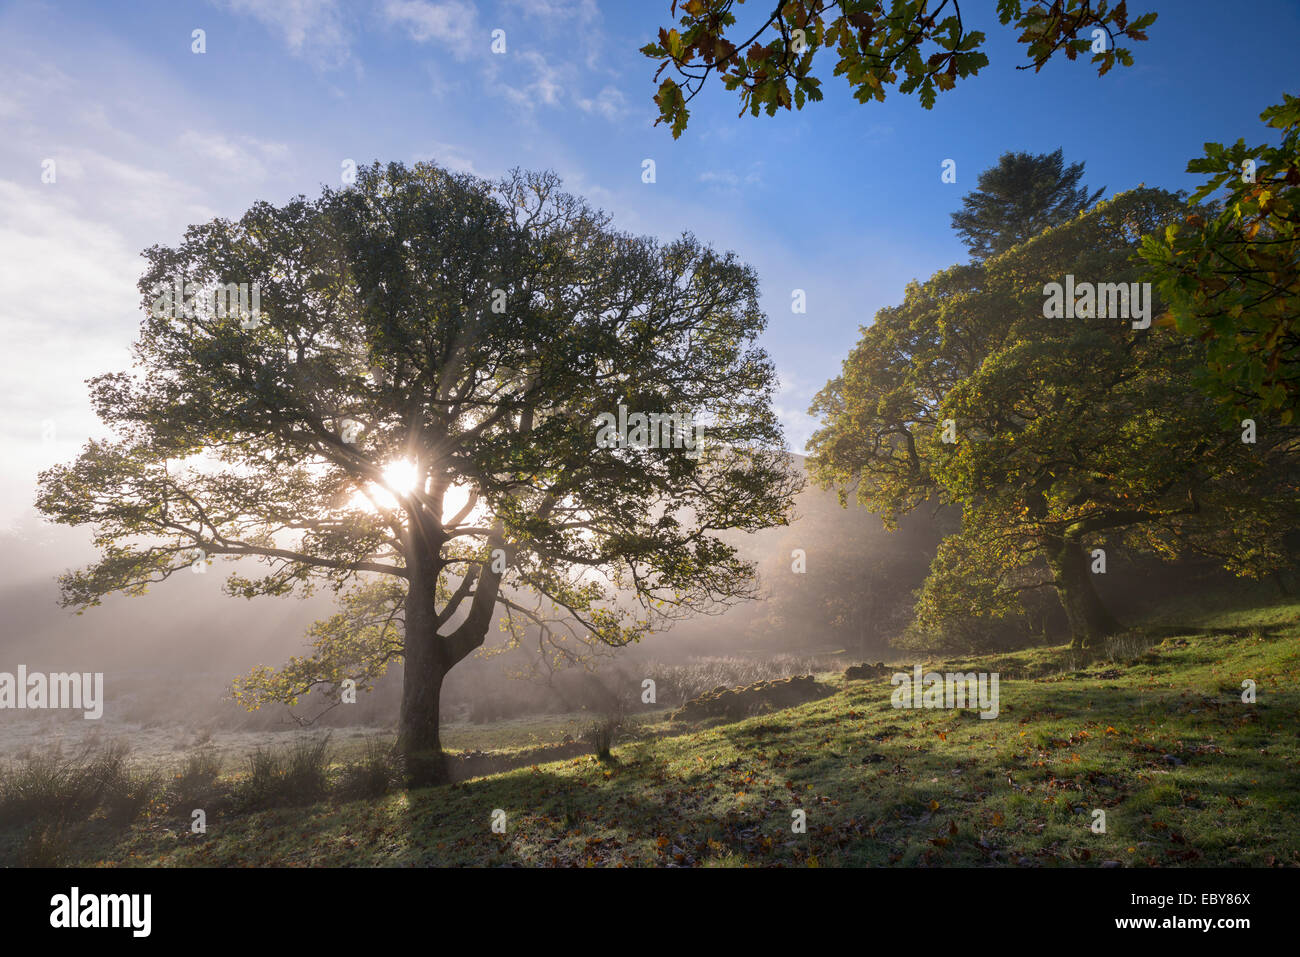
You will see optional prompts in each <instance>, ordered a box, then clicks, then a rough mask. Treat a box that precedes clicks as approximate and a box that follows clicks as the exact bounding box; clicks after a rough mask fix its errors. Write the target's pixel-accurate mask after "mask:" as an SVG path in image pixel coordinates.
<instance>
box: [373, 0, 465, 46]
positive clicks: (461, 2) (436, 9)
mask: <svg viewBox="0 0 1300 957" xmlns="http://www.w3.org/2000/svg"><path fill="white" fill-rule="evenodd" d="M383 16H384V19H385V20H386V21H387V22H388V23H389V24H391V25H394V26H399V27H402V28H404V29H405V30H406V32H407V33H408V34H409V35H410V37H411V39H412V40H415V41H416V42H417V43H428V42H430V41H437V42H438V43H441V44H443V45H444V46H446V47H447V48H448V49H449V50H450V51H451V53H452V55H453V56H455V57H456V58H457V59H462V60H463V59H465V58H467V57H469V56H470V55H471V52H472V47H473V45H474V44H475V43H476V42H477V41H479V40H482V41H483V42H484V44H486V42H487V36H486V35H485V34H483V31H482V28H481V27H480V26H479V23H478V9H477V8H476V7H475V6H474V4H472V3H467V2H466V0H440V2H433V0H386V2H385V3H384V6H383Z"/></svg>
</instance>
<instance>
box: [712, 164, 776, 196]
mask: <svg viewBox="0 0 1300 957" xmlns="http://www.w3.org/2000/svg"><path fill="white" fill-rule="evenodd" d="M700 182H701V183H706V184H708V185H710V186H713V187H715V188H717V189H722V190H726V191H731V190H738V189H740V188H741V187H742V186H758V185H759V184H761V183H762V182H763V174H762V169H761V165H760V164H758V163H754V164H753V165H751V166H750V168H749V171H748V172H747V173H745V174H744V175H741V174H740V173H737V172H736V171H735V170H730V169H724V170H705V171H704V172H703V173H701V174H700Z"/></svg>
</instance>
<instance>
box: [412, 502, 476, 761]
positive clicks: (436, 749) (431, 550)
mask: <svg viewBox="0 0 1300 957" xmlns="http://www.w3.org/2000/svg"><path fill="white" fill-rule="evenodd" d="M408 536H409V539H408V542H407V549H406V570H407V574H408V575H409V576H410V583H409V585H408V588H407V592H406V614H405V621H404V623H403V631H404V637H403V643H402V655H403V670H402V709H401V714H400V716H399V718H398V722H397V750H398V753H399V754H400V755H401V757H402V761H403V763H404V765H405V777H406V782H407V785H408V786H410V787H419V786H425V785H430V784H441V783H443V782H445V781H447V780H448V777H449V774H448V768H447V759H446V755H445V754H444V753H443V750H442V740H441V738H440V737H439V734H438V728H439V722H438V718H439V716H438V704H439V699H440V697H441V695H442V682H443V679H444V678H445V677H446V676H447V672H449V671H450V670H451V669H452V667H453V666H455V665H456V663H457V662H459V661H461V660H462V659H464V658H465V657H466V656H468V655H469V654H470V652H472V651H473V650H474V649H475V648H478V647H479V646H480V645H482V644H483V641H484V639H485V638H486V637H487V631H488V627H489V626H490V625H491V623H492V612H493V609H494V608H495V606H496V599H497V592H498V590H499V588H500V583H501V575H500V573H487V574H480V573H479V571H478V569H472V570H471V572H470V573H469V574H471V575H472V576H473V578H474V584H475V585H476V587H475V588H474V592H473V595H474V597H473V599H472V601H471V604H470V610H469V614H468V615H466V616H465V620H464V621H463V622H461V624H460V625H459V626H458V627H456V628H455V629H454V630H453V631H452V632H451V634H449V635H441V634H439V632H438V628H439V624H440V622H439V609H438V607H437V593H438V578H439V576H440V575H441V574H442V570H443V567H444V565H445V562H443V560H442V559H441V558H440V557H439V556H440V553H441V550H442V543H443V542H444V541H445V540H446V539H445V535H444V534H443V531H442V528H441V526H438V525H430V524H424V525H422V524H421V523H420V522H419V521H418V520H417V518H412V520H411V527H410V530H409V531H408ZM491 544H493V545H494V546H495V545H500V534H499V529H498V530H497V532H496V533H494V537H493V538H492V539H491ZM454 612H455V609H454V607H453V608H452V609H450V610H449V612H448V613H447V614H448V617H454ZM441 624H443V625H445V624H446V622H441Z"/></svg>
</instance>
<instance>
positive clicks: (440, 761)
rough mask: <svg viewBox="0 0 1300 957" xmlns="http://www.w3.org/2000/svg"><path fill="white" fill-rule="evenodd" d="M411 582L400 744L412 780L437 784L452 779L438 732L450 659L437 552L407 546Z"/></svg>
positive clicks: (410, 781) (399, 723) (411, 781)
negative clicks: (441, 623)
mask: <svg viewBox="0 0 1300 957" xmlns="http://www.w3.org/2000/svg"><path fill="white" fill-rule="evenodd" d="M407 569H408V572H409V573H410V585H409V587H408V589H407V593H406V613H405V621H404V627H403V630H404V636H403V642H402V646H403V647H402V657H403V665H402V709H401V714H400V717H399V718H398V729H397V750H398V752H399V753H400V754H401V756H402V759H403V761H404V763H405V776H406V779H407V783H408V784H410V785H423V784H437V783H441V782H443V781H445V780H446V779H447V767H446V759H445V756H444V755H443V751H442V740H441V738H440V736H439V723H438V705H439V698H440V697H441V693H442V680H443V678H445V677H446V675H447V671H448V669H449V667H450V666H449V664H448V663H447V661H446V655H445V649H444V647H443V642H442V639H441V638H439V637H438V613H437V607H436V595H437V587H438V573H439V571H440V569H439V568H438V562H437V559H436V552H435V553H434V555H430V554H428V549H427V548H423V547H420V543H415V547H413V548H411V549H410V550H409V551H408V562H407Z"/></svg>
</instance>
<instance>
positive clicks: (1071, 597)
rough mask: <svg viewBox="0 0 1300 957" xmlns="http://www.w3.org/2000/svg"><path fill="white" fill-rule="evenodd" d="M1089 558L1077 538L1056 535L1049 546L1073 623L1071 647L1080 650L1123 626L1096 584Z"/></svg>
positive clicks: (1049, 558) (1057, 582)
mask: <svg viewBox="0 0 1300 957" xmlns="http://www.w3.org/2000/svg"><path fill="white" fill-rule="evenodd" d="M1089 558H1090V556H1089V554H1088V553H1087V552H1086V551H1084V548H1083V545H1082V544H1081V543H1080V542H1078V541H1077V540H1074V539H1056V540H1054V541H1052V542H1051V543H1050V544H1049V546H1048V552H1047V563H1048V565H1049V567H1050V568H1051V569H1052V575H1053V578H1054V580H1055V585H1056V594H1057V597H1058V598H1059V599H1060V601H1061V607H1062V608H1063V609H1064V610H1065V618H1066V621H1067V622H1068V623H1069V627H1070V635H1071V647H1073V648H1076V649H1079V650H1084V649H1088V650H1092V649H1095V648H1099V647H1101V645H1102V643H1103V641H1104V640H1105V638H1106V637H1107V636H1108V635H1113V634H1114V633H1115V632H1117V631H1119V630H1120V624H1119V622H1118V621H1116V620H1115V617H1114V616H1113V615H1111V613H1110V612H1109V611H1108V610H1107V609H1106V606H1105V605H1104V604H1102V601H1101V598H1099V597H1098V595H1097V589H1096V588H1095V587H1093V583H1092V569H1091V567H1090V565H1089Z"/></svg>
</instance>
